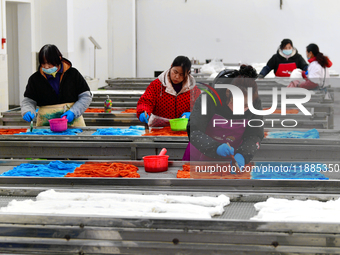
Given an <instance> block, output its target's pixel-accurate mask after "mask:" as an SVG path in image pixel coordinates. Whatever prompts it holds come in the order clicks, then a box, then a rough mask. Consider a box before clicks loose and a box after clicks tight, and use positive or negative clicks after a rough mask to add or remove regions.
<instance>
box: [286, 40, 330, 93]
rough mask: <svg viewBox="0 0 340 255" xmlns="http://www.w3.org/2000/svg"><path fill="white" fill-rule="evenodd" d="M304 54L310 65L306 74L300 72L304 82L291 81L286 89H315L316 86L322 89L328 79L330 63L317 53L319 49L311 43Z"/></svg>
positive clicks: (326, 58)
mask: <svg viewBox="0 0 340 255" xmlns="http://www.w3.org/2000/svg"><path fill="white" fill-rule="evenodd" d="M306 53H307V58H308V62H309V63H310V64H309V65H308V74H307V75H306V74H305V72H302V76H303V78H304V79H305V81H304V82H300V81H292V82H291V83H290V84H289V86H288V87H300V88H305V89H315V88H317V87H318V86H320V87H323V86H324V85H325V81H326V79H327V78H329V71H328V68H329V67H331V66H332V62H331V61H330V60H329V58H328V57H326V56H324V55H323V54H322V53H321V52H320V51H319V47H318V46H317V45H316V44H314V43H311V44H309V45H308V46H307V51H306Z"/></svg>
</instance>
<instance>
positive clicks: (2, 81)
mask: <svg viewBox="0 0 340 255" xmlns="http://www.w3.org/2000/svg"><path fill="white" fill-rule="evenodd" d="M5 10H6V3H5V1H4V0H0V39H1V38H4V37H5V35H6V13H5ZM6 52H7V44H5V45H4V49H2V47H1V46H0V112H3V111H7V110H8V75H7V54H6Z"/></svg>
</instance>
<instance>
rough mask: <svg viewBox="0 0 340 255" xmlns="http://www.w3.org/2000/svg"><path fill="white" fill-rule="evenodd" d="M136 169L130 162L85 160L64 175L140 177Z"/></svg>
mask: <svg viewBox="0 0 340 255" xmlns="http://www.w3.org/2000/svg"><path fill="white" fill-rule="evenodd" d="M137 171H138V167H136V166H134V165H130V164H123V163H94V162H86V163H85V164H83V165H81V166H80V167H77V168H76V169H75V170H74V172H73V173H68V174H67V175H65V177H110V178H113V177H124V178H140V175H139V174H138V173H137Z"/></svg>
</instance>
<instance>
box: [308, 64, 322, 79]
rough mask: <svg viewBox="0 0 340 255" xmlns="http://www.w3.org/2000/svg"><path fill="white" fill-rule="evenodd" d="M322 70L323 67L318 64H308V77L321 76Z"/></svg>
mask: <svg viewBox="0 0 340 255" xmlns="http://www.w3.org/2000/svg"><path fill="white" fill-rule="evenodd" d="M323 75H324V72H323V68H322V67H321V66H320V65H319V64H316V65H309V67H308V78H309V79H313V78H323Z"/></svg>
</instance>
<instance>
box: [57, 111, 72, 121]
mask: <svg viewBox="0 0 340 255" xmlns="http://www.w3.org/2000/svg"><path fill="white" fill-rule="evenodd" d="M64 116H66V119H67V122H72V121H73V120H74V113H73V112H71V111H70V110H68V111H67V112H65V113H64V114H63V115H61V116H60V118H62V117H64Z"/></svg>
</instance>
